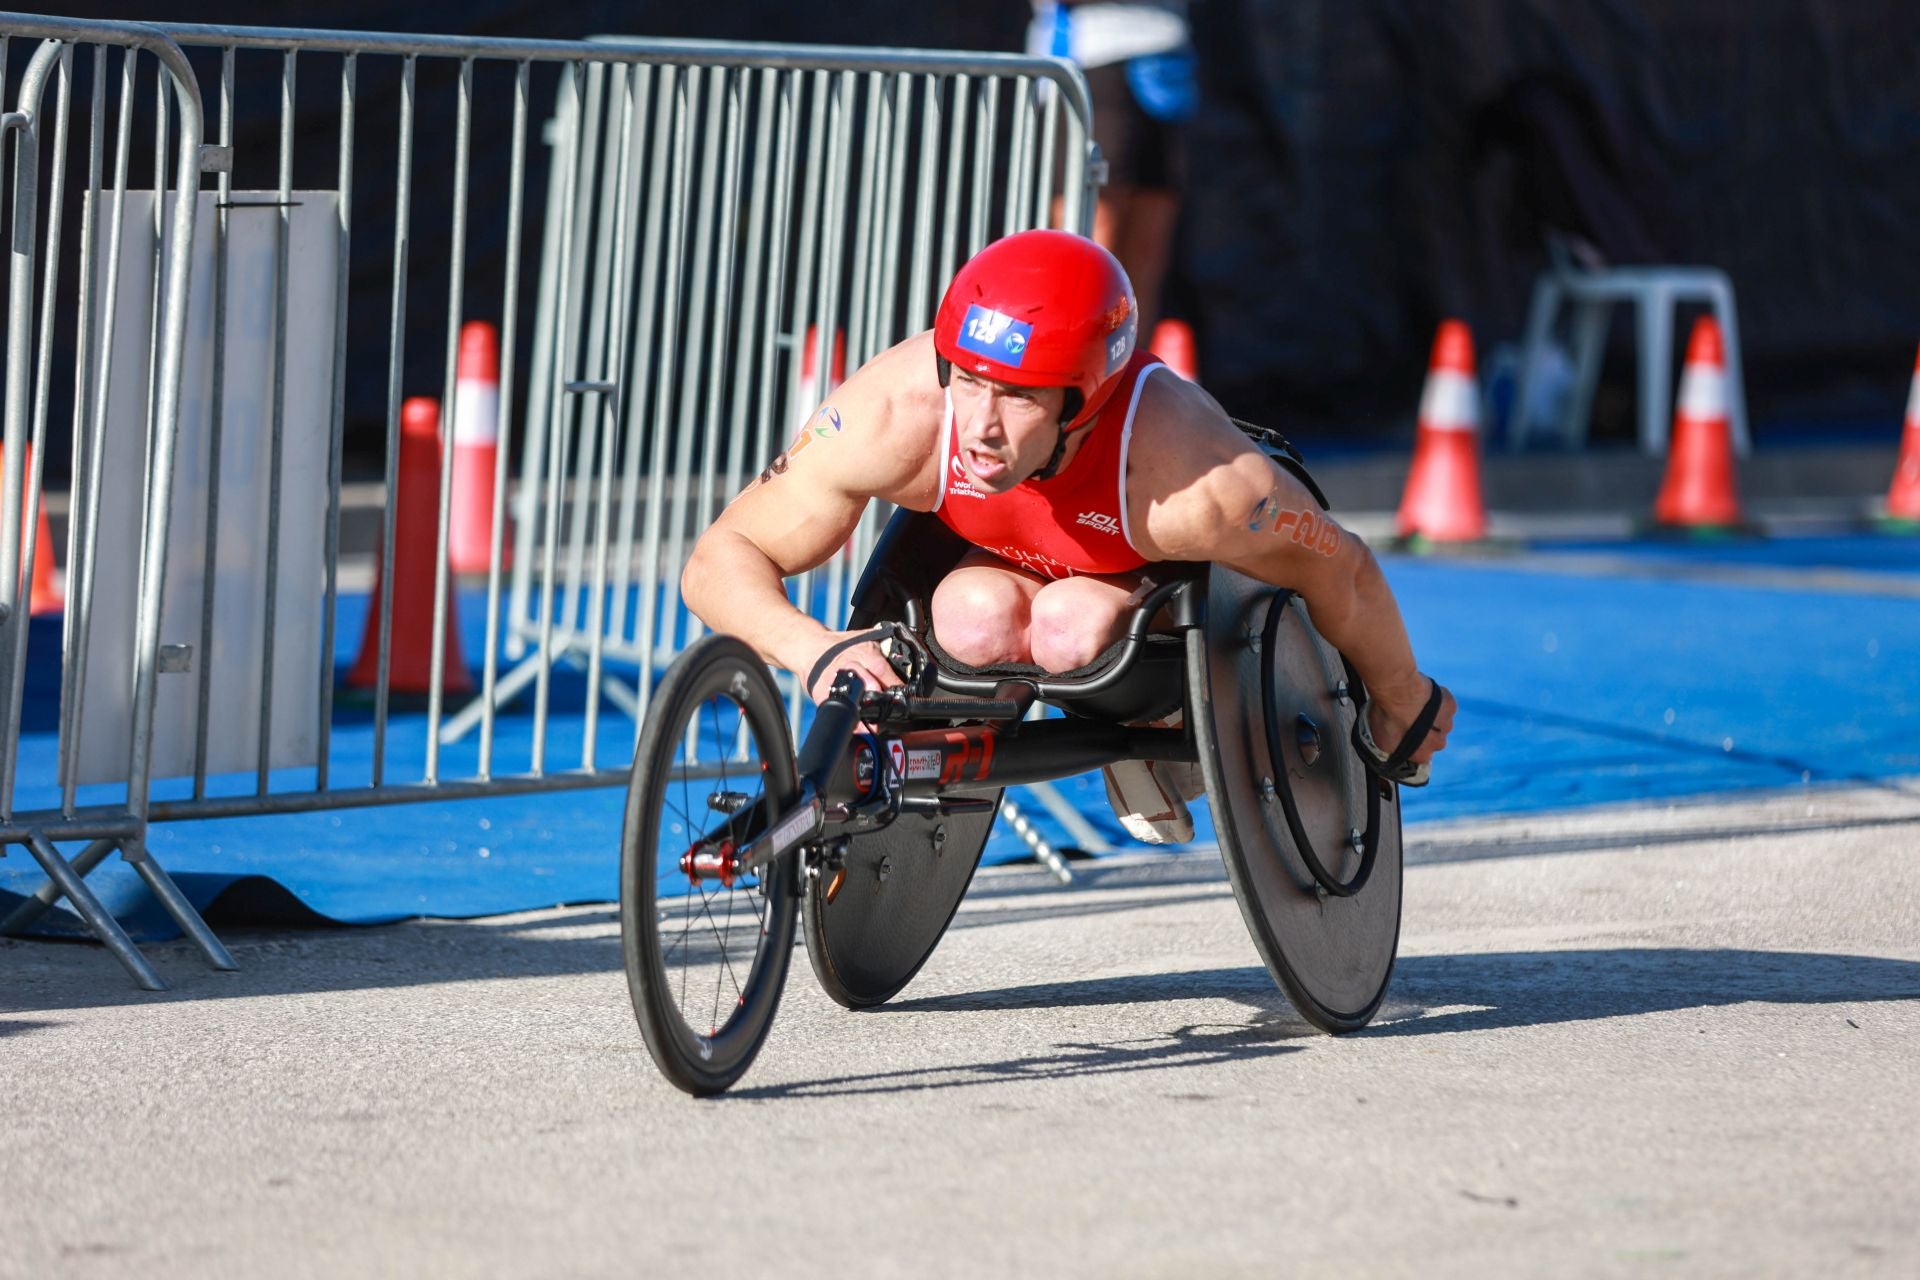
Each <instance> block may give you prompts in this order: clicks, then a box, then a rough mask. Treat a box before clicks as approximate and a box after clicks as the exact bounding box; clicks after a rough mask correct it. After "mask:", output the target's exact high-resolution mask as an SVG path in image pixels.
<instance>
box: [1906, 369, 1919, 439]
mask: <svg viewBox="0 0 1920 1280" xmlns="http://www.w3.org/2000/svg"><path fill="white" fill-rule="evenodd" d="M1907 425H1908V426H1910V427H1920V369H1915V370H1914V371H1913V385H1912V387H1911V388H1909V390H1908V391H1907Z"/></svg>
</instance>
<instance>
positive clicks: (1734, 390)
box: [1708, 275, 1753, 458]
mask: <svg viewBox="0 0 1920 1280" xmlns="http://www.w3.org/2000/svg"><path fill="white" fill-rule="evenodd" d="M1708 297H1709V299H1710V301H1711V302H1712V305H1713V315H1714V319H1716V320H1718V321H1719V322H1720V337H1721V339H1722V341H1723V343H1724V345H1725V347H1726V357H1727V423H1728V425H1729V426H1730V427H1731V428H1732V430H1733V451H1734V453H1735V454H1737V455H1738V456H1740V457H1742V458H1744V457H1747V456H1748V455H1749V454H1751V453H1752V452H1753V438H1752V437H1751V436H1750V435H1749V434H1748V433H1747V383H1746V377H1745V375H1744V374H1743V372H1742V367H1743V366H1742V363H1741V360H1740V327H1739V322H1738V321H1737V320H1735V319H1734V314H1733V283H1732V282H1731V281H1730V280H1728V279H1727V278H1726V277H1725V276H1724V275H1722V276H1720V278H1719V279H1717V280H1715V281H1714V282H1713V283H1712V285H1711V286H1710V287H1709V288H1708Z"/></svg>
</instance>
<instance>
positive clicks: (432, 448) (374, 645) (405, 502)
mask: <svg viewBox="0 0 1920 1280" xmlns="http://www.w3.org/2000/svg"><path fill="white" fill-rule="evenodd" d="M400 424H401V425H400V475H399V479H398V483H397V485H396V488H398V490H399V492H398V494H397V495H395V498H394V501H395V503H396V504H397V505H396V507H395V509H394V520H393V539H394V555H393V584H392V586H393V643H392V651H391V652H390V653H389V655H388V660H387V678H388V682H389V683H388V686H387V687H388V688H389V689H390V690H392V691H393V692H394V693H410V694H424V693H430V692H432V690H433V577H434V563H433V556H434V550H435V543H436V541H437V540H438V538H439V536H440V402H439V401H437V400H434V399H431V398H429V397H426V396H412V397H410V398H409V399H408V400H407V402H406V403H405V404H403V405H401V406H400ZM376 563H377V562H376ZM385 585H386V584H384V583H382V582H379V581H376V582H375V583H374V587H373V596H372V598H371V599H370V601H369V602H368V607H367V625H366V629H365V630H364V631H362V632H361V636H360V656H359V657H358V658H357V659H356V660H355V661H354V664H353V670H352V671H351V672H349V673H348V674H347V685H348V686H349V687H350V688H354V689H371V688H373V687H374V686H375V685H377V684H378V683H379V681H380V601H381V598H382V591H383V589H384V587H385ZM441 652H442V653H443V654H444V655H445V670H444V672H443V673H442V675H441V680H440V688H441V690H442V691H443V692H446V693H468V692H471V691H472V689H473V676H472V674H471V673H469V672H468V670H467V663H466V659H465V657H464V656H463V655H462V654H461V651H460V619H459V616H458V615H457V614H456V613H455V611H454V595H453V582H452V579H451V578H449V579H448V582H447V638H446V643H445V644H444V645H443V646H442V647H441Z"/></svg>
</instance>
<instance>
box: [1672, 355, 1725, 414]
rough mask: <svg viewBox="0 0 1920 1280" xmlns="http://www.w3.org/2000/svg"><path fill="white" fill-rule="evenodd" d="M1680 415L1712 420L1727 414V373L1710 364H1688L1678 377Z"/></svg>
mask: <svg viewBox="0 0 1920 1280" xmlns="http://www.w3.org/2000/svg"><path fill="white" fill-rule="evenodd" d="M1680 416H1681V417H1683V418H1692V419H1694V420H1696V421H1699V422H1712V421H1714V420H1715V419H1718V418H1724V417H1726V416H1727V375H1726V372H1725V371H1724V370H1722V369H1719V368H1717V367H1715V366H1713V365H1710V364H1690V365H1688V366H1687V371H1686V373H1685V374H1684V375H1683V376H1682V377H1681V379H1680Z"/></svg>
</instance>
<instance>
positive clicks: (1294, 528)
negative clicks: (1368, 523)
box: [1247, 486, 1342, 556]
mask: <svg viewBox="0 0 1920 1280" xmlns="http://www.w3.org/2000/svg"><path fill="white" fill-rule="evenodd" d="M1269 529H1270V530H1272V532H1273V535H1274V536H1275V537H1284V538H1286V539H1288V540H1289V541H1291V542H1293V543H1295V544H1297V545H1298V546H1300V547H1302V548H1304V549H1305V550H1307V551H1311V552H1313V553H1314V554H1315V555H1320V556H1331V555H1334V554H1335V553H1337V552H1338V551H1339V550H1340V543H1341V540H1342V539H1341V534H1340V526H1339V525H1337V524H1335V523H1334V521H1333V517H1332V516H1329V515H1327V514H1325V513H1323V512H1320V511H1315V510H1313V509H1312V508H1310V507H1306V508H1302V509H1300V510H1298V511H1289V510H1282V509H1281V506H1280V490H1279V488H1278V487H1277V486H1276V487H1275V488H1274V490H1273V492H1271V493H1269V494H1268V495H1267V496H1266V497H1264V498H1262V499H1260V501H1259V502H1258V503H1256V504H1255V505H1254V508H1253V511H1252V513H1251V514H1250V515H1248V517H1247V531H1248V532H1249V533H1264V532H1266V531H1268V530H1269Z"/></svg>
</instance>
